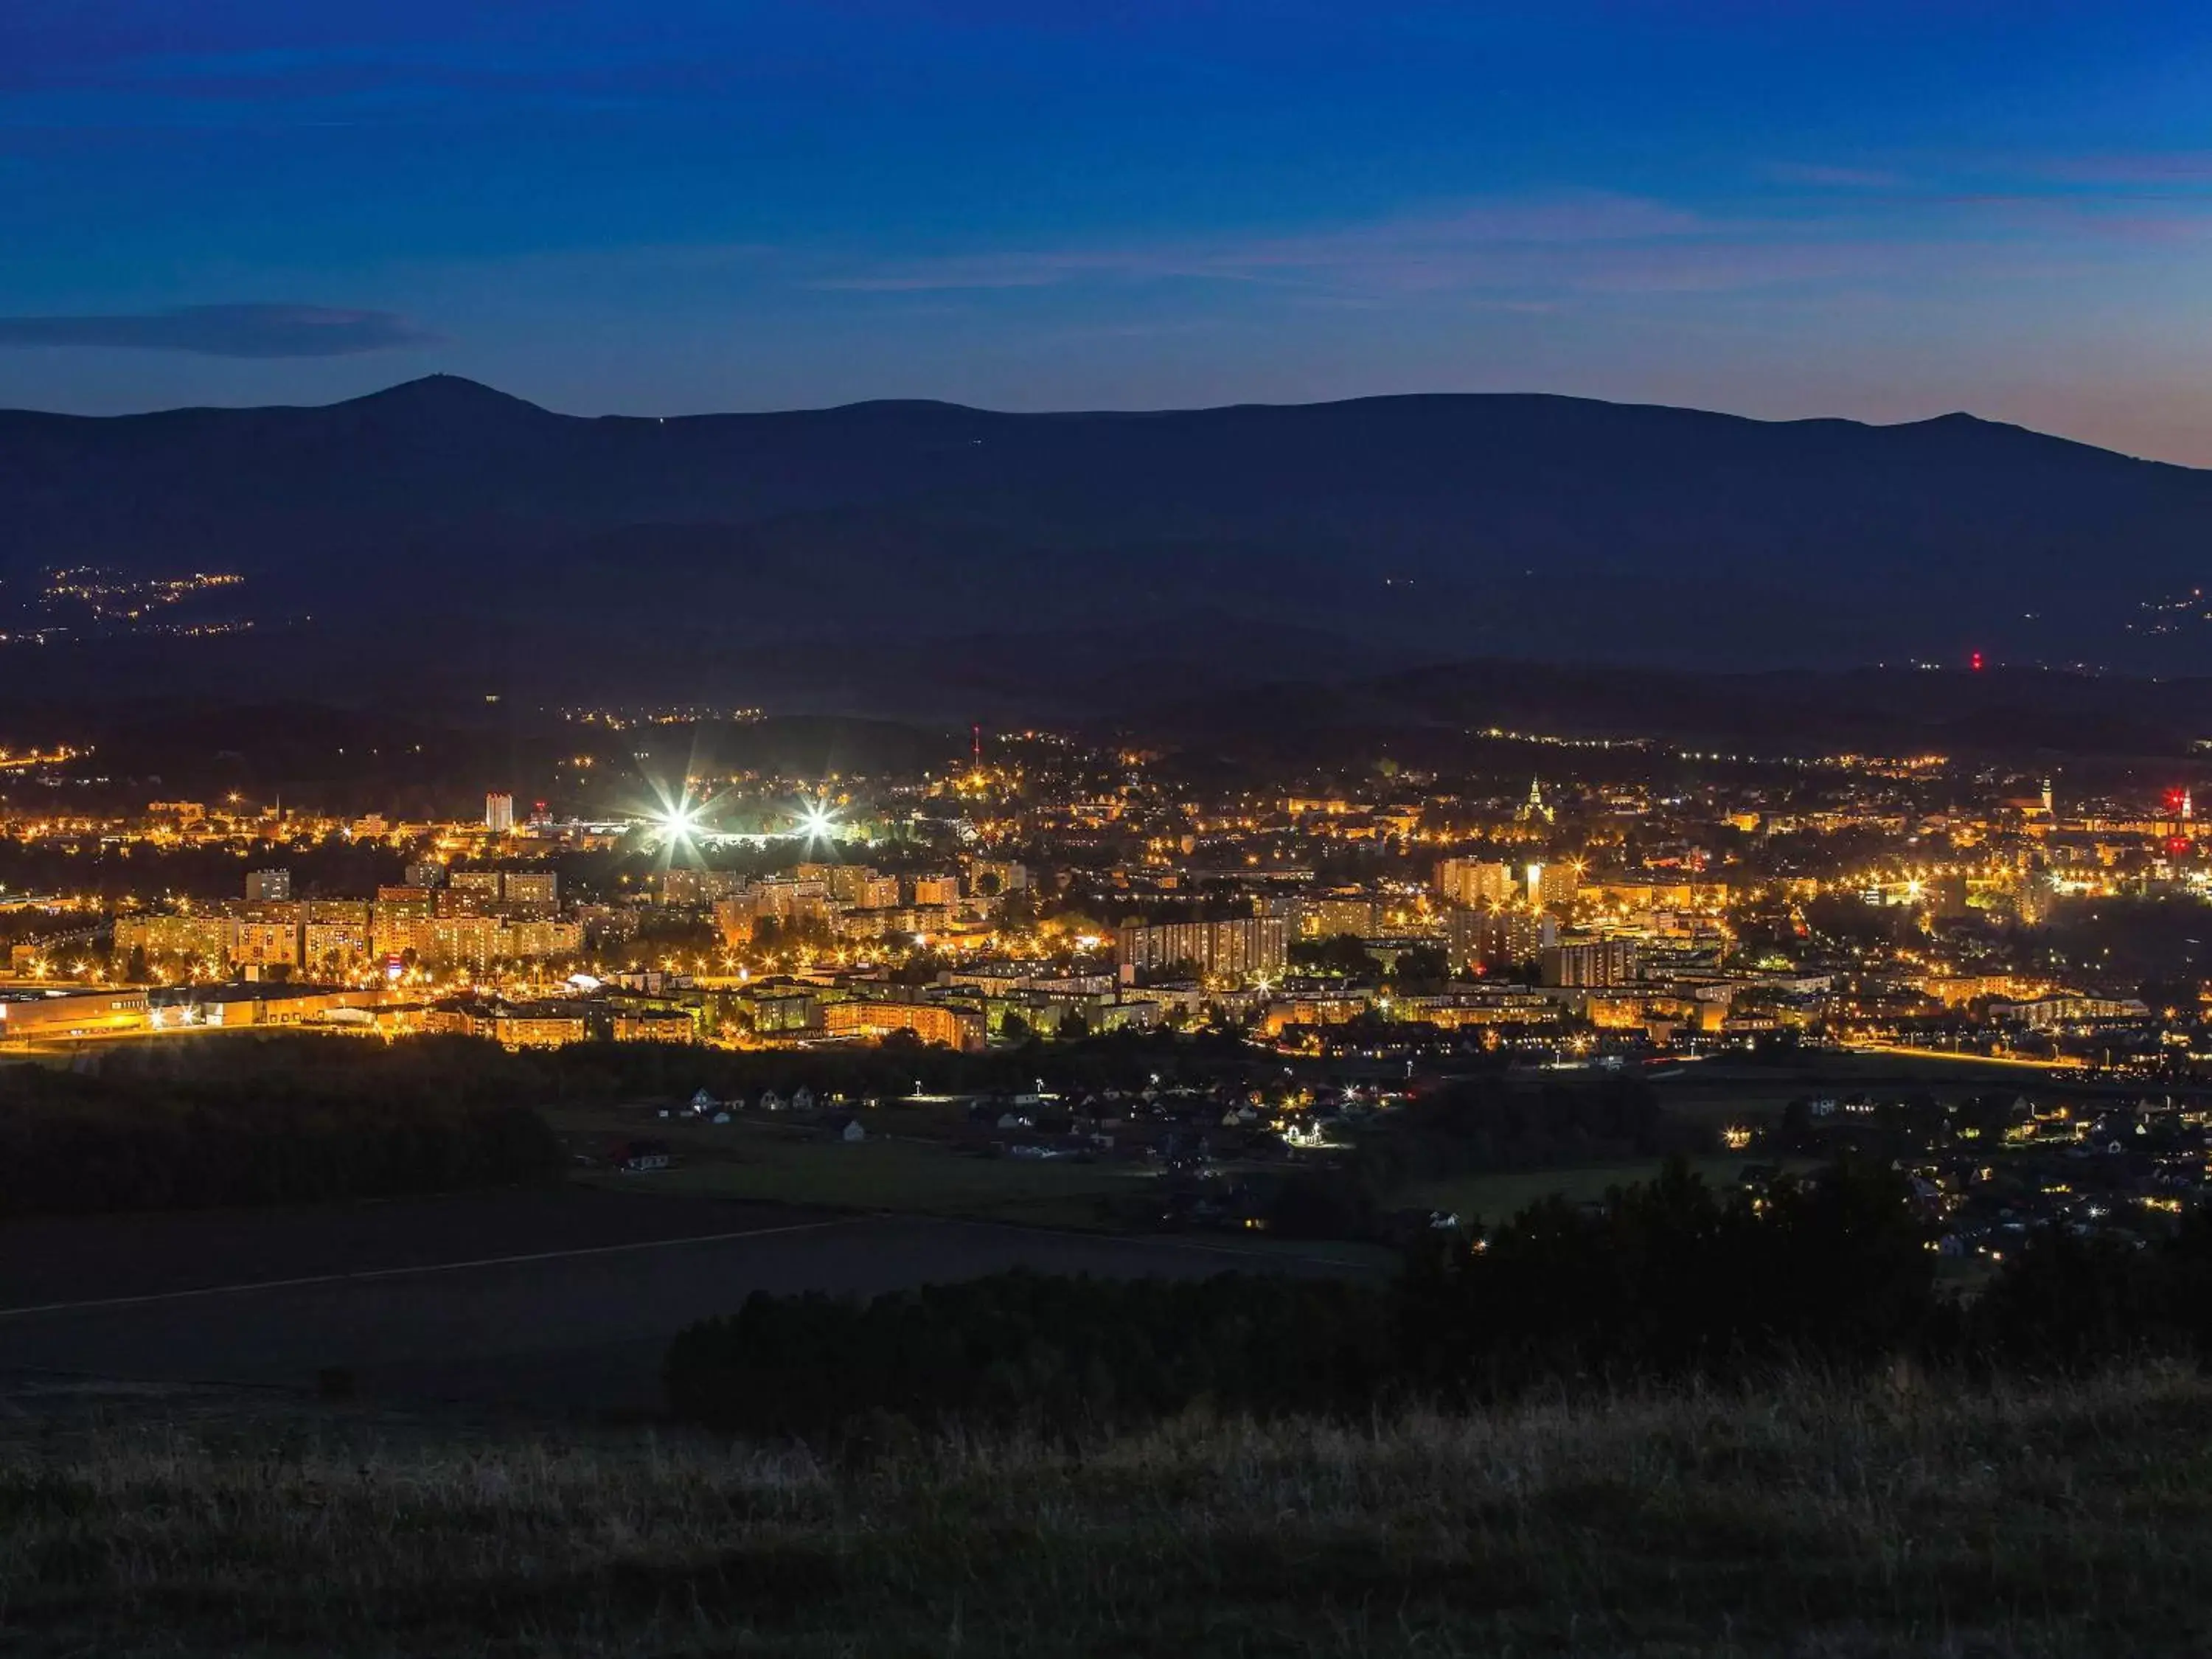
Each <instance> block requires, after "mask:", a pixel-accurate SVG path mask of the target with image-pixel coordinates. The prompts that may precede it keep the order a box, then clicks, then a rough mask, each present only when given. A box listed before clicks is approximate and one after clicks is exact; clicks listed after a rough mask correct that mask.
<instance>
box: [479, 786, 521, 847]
mask: <svg viewBox="0 0 2212 1659" xmlns="http://www.w3.org/2000/svg"><path fill="white" fill-rule="evenodd" d="M484 828H485V829H489V830H490V831H491V832H492V834H494V835H495V836H504V835H506V834H507V833H508V832H509V831H510V830H512V829H513V828H514V797H513V795H510V794H506V793H499V792H494V793H490V794H488V795H486V796H485V797H484Z"/></svg>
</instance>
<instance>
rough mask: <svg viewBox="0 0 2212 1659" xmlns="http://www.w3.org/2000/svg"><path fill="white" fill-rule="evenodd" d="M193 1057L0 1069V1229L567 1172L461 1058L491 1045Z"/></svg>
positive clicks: (317, 1046) (362, 1046) (545, 1138)
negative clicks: (19, 1222) (52, 1218)
mask: <svg viewBox="0 0 2212 1659" xmlns="http://www.w3.org/2000/svg"><path fill="white" fill-rule="evenodd" d="M192 1046H193V1048H194V1049H195V1050H196V1052H192V1053H189V1054H188V1053H185V1052H184V1051H183V1048H182V1046H181V1045H179V1046H177V1047H173V1048H169V1049H166V1050H162V1049H154V1048H140V1049H136V1050H129V1051H116V1052H111V1053H109V1054H103V1055H102V1056H100V1065H99V1066H98V1068H97V1070H85V1071H77V1070H70V1071H58V1070H55V1069H52V1068H51V1067H48V1066H38V1065H21V1066H8V1067H5V1068H0V1218H5V1217H7V1216H11V1215H36V1214H66V1213H84V1212H97V1211H109V1210H138V1209H170V1208H200V1207H206V1206H217V1205H249V1204H280V1203H295V1202H302V1203H305V1202H317V1201H322V1200H336V1199H360V1198H383V1197H391V1196H394V1195H397V1194H405V1193H424V1192H447V1191H453V1190H458V1189H460V1188H471V1187H488V1186H501V1185H507V1184H512V1183H514V1182H529V1181H539V1180H548V1179H551V1178H554V1177H555V1176H557V1175H558V1174H559V1172H560V1170H561V1168H562V1164H563V1162H564V1154H563V1152H562V1147H561V1144H560V1141H559V1139H558V1138H557V1137H556V1136H555V1135H554V1133H552V1131H551V1130H550V1128H549V1127H547V1126H546V1124H545V1121H544V1119H543V1118H541V1117H540V1116H538V1114H537V1113H536V1112H535V1111H533V1110H532V1109H530V1108H529V1107H528V1106H527V1105H526V1104H525V1103H521V1102H520V1100H518V1099H517V1098H516V1097H515V1096H514V1095H513V1091H512V1090H511V1089H510V1088H507V1087H506V1086H504V1085H499V1084H497V1083H496V1082H495V1079H493V1078H492V1076H491V1075H490V1073H491V1072H492V1071H494V1070H495V1069H496V1068H481V1069H480V1068H476V1067H472V1066H470V1065H469V1064H468V1063H467V1062H469V1061H470V1060H475V1059H478V1058H480V1057H481V1056H480V1054H479V1053H478V1051H479V1050H480V1049H481V1048H483V1047H485V1046H487V1045H483V1044H478V1043H475V1042H469V1041H467V1040H465V1039H453V1040H450V1041H448V1040H442V1039H434V1040H430V1041H428V1042H423V1043H421V1044H402V1045H398V1046H395V1047H392V1048H386V1046H385V1045H383V1044H381V1043H371V1042H346V1043H339V1042H332V1041H331V1040H330V1039H327V1038H320V1039H317V1038H289V1039H274V1040H270V1041H265V1042H244V1043H222V1044H207V1045H192ZM493 1052H494V1053H496V1052H497V1051H496V1050H494V1051H493ZM447 1061H452V1062H455V1063H453V1064H452V1065H450V1066H449V1065H447V1064H446V1063H444V1062H447Z"/></svg>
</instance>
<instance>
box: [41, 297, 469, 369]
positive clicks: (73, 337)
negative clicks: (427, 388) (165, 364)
mask: <svg viewBox="0 0 2212 1659" xmlns="http://www.w3.org/2000/svg"><path fill="white" fill-rule="evenodd" d="M438 338H439V337H438V336H436V335H435V334H432V333H430V332H428V331H427V330H424V329H422V328H419V327H417V326H416V325H415V324H413V323H411V322H410V321H409V320H408V319H406V318H404V317H400V316H397V315H395V314H394V313H391V312H388V311H356V310H344V309H339V308H337V307H330V306H300V305H227V306H179V307H176V308H175V309H173V310H169V311H155V312H142V313H135V314H133V313H125V314H119V315H109V316H78V317H0V346H80V347H95V348H105V349H112V350H124V351H181V352H189V353H191V354H193V355H196V356H204V357H253V358H273V357H350V356H359V355H361V354H362V353H364V352H371V351H393V350H400V349H406V348H408V347H411V346H424V345H434V344H436V343H438Z"/></svg>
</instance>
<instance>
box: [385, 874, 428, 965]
mask: <svg viewBox="0 0 2212 1659" xmlns="http://www.w3.org/2000/svg"><path fill="white" fill-rule="evenodd" d="M432 907H433V898H432V895H431V893H430V890H428V888H426V887H380V888H378V889H377V890H376V909H375V912H374V917H373V920H372V921H371V923H370V928H369V945H370V948H371V949H372V950H373V951H375V953H376V954H377V955H378V956H380V957H397V956H404V955H405V954H406V953H407V952H408V951H418V952H419V951H421V950H422V938H421V934H422V929H423V927H426V926H428V923H429V921H430V920H431V916H432V914H433V908H432Z"/></svg>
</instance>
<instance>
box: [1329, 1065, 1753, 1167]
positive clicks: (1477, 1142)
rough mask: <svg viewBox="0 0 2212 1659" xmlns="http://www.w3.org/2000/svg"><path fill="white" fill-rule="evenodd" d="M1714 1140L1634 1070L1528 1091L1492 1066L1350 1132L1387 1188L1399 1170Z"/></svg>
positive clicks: (1556, 1162)
mask: <svg viewBox="0 0 2212 1659" xmlns="http://www.w3.org/2000/svg"><path fill="white" fill-rule="evenodd" d="M1714 1145H1715V1141H1714V1137H1713V1132H1712V1131H1711V1129H1710V1128H1708V1127H1703V1126H1700V1125H1699V1124H1696V1123H1692V1122H1690V1121H1686V1120H1684V1119H1682V1118H1680V1117H1678V1116H1674V1115H1670V1114H1668V1112H1667V1111H1666V1110H1664V1109H1662V1107H1661V1106H1660V1104H1659V1101H1658V1097H1656V1095H1655V1094H1654V1093H1653V1092H1652V1090H1651V1085H1650V1084H1648V1083H1646V1082H1644V1080H1643V1079H1640V1078H1620V1079H1605V1080H1602V1081H1598V1082H1576V1083H1571V1084H1570V1083H1547V1084H1545V1085H1543V1087H1541V1089H1528V1088H1520V1087H1516V1086H1514V1085H1512V1084H1511V1083H1510V1082H1509V1081H1508V1080H1507V1079H1505V1077H1504V1075H1503V1073H1498V1074H1493V1075H1489V1076H1482V1077H1475V1078H1469V1079H1464V1080H1462V1081H1460V1082H1456V1083H1454V1084H1452V1085H1449V1087H1447V1088H1445V1089H1443V1090H1441V1091H1438V1092H1437V1093H1436V1094H1433V1095H1430V1096H1426V1097H1422V1098H1419V1099H1415V1100H1413V1101H1410V1102H1408V1103H1407V1105H1406V1107H1405V1108H1404V1109H1402V1110H1401V1111H1399V1112H1397V1113H1395V1114H1393V1115H1391V1116H1390V1117H1389V1119H1388V1120H1386V1121H1383V1123H1380V1124H1378V1125H1377V1126H1376V1127H1375V1129H1374V1130H1373V1131H1371V1132H1370V1133H1363V1134H1362V1135H1361V1136H1360V1138H1359V1142H1358V1147H1359V1157H1358V1163H1359V1164H1360V1165H1361V1167H1362V1169H1363V1170H1364V1172H1365V1174H1366V1176H1367V1178H1368V1179H1369V1180H1370V1182H1372V1184H1374V1185H1375V1186H1376V1187H1378V1188H1386V1189H1387V1188H1390V1187H1392V1186H1394V1185H1395V1184H1396V1183H1397V1182H1398V1181H1399V1180H1400V1179H1401V1178H1403V1177H1406V1176H1419V1177H1424V1178H1426V1177H1430V1176H1447V1175H1462V1174H1466V1173H1468V1172H1470V1171H1475V1170H1540V1169H1549V1168H1553V1167H1555V1166H1562V1165H1566V1164H1594V1163H1610V1162H1615V1161H1621V1160H1626V1159H1629V1158H1657V1157H1660V1156H1662V1155H1664V1154H1668V1153H1672V1152H1708V1151H1711V1150H1712V1149H1713V1146H1714Z"/></svg>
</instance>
